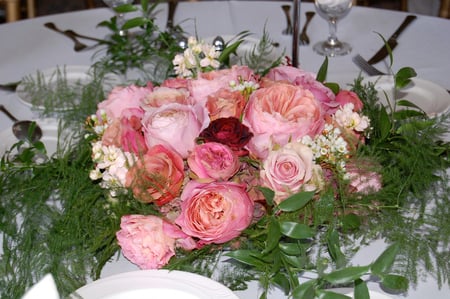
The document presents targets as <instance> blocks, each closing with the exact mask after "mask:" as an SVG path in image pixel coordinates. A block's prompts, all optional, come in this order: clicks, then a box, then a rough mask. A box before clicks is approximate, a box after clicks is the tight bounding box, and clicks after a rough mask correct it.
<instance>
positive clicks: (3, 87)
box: [0, 81, 20, 91]
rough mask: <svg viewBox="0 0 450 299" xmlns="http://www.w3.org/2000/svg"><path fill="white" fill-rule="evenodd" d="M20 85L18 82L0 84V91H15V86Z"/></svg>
mask: <svg viewBox="0 0 450 299" xmlns="http://www.w3.org/2000/svg"><path fill="white" fill-rule="evenodd" d="M19 84H20V81H15V82H8V83H2V84H0V90H5V91H16V89H17V86H18V85H19Z"/></svg>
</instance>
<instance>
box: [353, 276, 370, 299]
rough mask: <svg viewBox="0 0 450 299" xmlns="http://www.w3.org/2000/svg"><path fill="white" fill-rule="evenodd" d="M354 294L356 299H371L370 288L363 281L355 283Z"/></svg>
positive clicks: (359, 280)
mask: <svg viewBox="0 0 450 299" xmlns="http://www.w3.org/2000/svg"><path fill="white" fill-rule="evenodd" d="M353 293H354V298H355V299H370V295H369V288H368V287H367V284H366V282H365V281H364V280H362V279H357V280H356V281H355V290H354V292H353Z"/></svg>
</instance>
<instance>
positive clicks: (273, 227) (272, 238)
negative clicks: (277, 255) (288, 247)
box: [261, 217, 281, 254]
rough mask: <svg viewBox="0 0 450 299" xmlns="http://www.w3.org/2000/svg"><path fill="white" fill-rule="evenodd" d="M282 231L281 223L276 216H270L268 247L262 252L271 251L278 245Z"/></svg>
mask: <svg viewBox="0 0 450 299" xmlns="http://www.w3.org/2000/svg"><path fill="white" fill-rule="evenodd" d="M280 237H281V231H280V223H279V222H278V220H277V219H275V217H270V220H269V225H268V227H267V241H266V248H265V249H264V250H263V251H262V252H261V253H262V254H267V253H269V252H271V251H272V250H273V249H274V248H276V247H277V246H278V243H279V241H280Z"/></svg>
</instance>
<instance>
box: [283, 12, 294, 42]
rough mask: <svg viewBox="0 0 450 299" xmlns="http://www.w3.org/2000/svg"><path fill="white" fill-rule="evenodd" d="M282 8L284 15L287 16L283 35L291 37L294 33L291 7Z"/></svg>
mask: <svg viewBox="0 0 450 299" xmlns="http://www.w3.org/2000/svg"><path fill="white" fill-rule="evenodd" d="M281 8H282V9H283V11H284V15H285V16H286V29H284V30H283V31H282V32H281V33H283V34H284V35H291V34H292V33H293V32H294V29H293V27H292V19H291V6H290V5H281Z"/></svg>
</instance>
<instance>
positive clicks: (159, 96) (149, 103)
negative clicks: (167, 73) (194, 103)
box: [142, 87, 190, 109]
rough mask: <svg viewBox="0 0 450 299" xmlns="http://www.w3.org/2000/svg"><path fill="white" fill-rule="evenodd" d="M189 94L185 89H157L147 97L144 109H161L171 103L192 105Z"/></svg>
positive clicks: (144, 101) (143, 102)
mask: <svg viewBox="0 0 450 299" xmlns="http://www.w3.org/2000/svg"><path fill="white" fill-rule="evenodd" d="M188 95H189V94H188V92H187V90H185V89H175V88H169V87H157V88H155V89H154V90H153V92H152V93H151V94H149V95H147V96H146V97H145V98H144V99H143V100H142V104H143V107H144V109H149V108H159V107H161V106H163V105H166V104H169V103H179V104H183V105H187V104H190V101H189V99H188Z"/></svg>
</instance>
